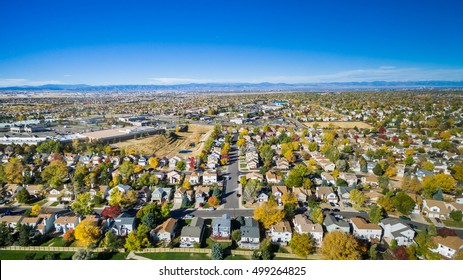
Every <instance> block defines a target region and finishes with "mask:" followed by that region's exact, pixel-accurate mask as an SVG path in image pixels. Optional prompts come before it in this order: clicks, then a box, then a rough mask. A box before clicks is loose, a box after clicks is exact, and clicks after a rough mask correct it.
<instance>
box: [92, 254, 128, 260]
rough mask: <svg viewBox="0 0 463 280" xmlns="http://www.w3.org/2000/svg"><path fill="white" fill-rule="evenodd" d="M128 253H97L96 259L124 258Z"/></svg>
mask: <svg viewBox="0 0 463 280" xmlns="http://www.w3.org/2000/svg"><path fill="white" fill-rule="evenodd" d="M128 254H129V253H111V252H107V253H106V252H105V253H98V255H97V257H96V259H97V260H125V258H126V257H127V255H128Z"/></svg>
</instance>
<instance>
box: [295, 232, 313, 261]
mask: <svg viewBox="0 0 463 280" xmlns="http://www.w3.org/2000/svg"><path fill="white" fill-rule="evenodd" d="M289 247H291V250H293V252H294V253H295V254H296V255H298V256H300V257H306V256H308V255H309V254H311V253H312V251H313V249H314V241H313V239H312V238H311V236H309V235H308V234H299V233H293V235H292V237H291V241H290V242H289Z"/></svg>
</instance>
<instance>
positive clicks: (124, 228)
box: [110, 212, 135, 236]
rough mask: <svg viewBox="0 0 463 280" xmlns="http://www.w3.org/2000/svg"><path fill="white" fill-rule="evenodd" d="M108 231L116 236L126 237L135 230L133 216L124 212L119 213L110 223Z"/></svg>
mask: <svg viewBox="0 0 463 280" xmlns="http://www.w3.org/2000/svg"><path fill="white" fill-rule="evenodd" d="M110 229H111V231H112V232H113V233H115V234H116V235H120V236H127V235H128V234H129V233H130V232H131V231H132V230H134V229H135V216H132V215H130V214H128V213H125V212H124V213H121V214H120V215H119V216H117V217H116V218H115V219H114V221H112V223H111V225H110Z"/></svg>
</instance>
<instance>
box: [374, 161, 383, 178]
mask: <svg viewBox="0 0 463 280" xmlns="http://www.w3.org/2000/svg"><path fill="white" fill-rule="evenodd" d="M384 172H385V171H384V170H383V168H382V167H381V165H380V164H379V163H377V164H376V165H375V167H373V174H375V175H376V176H382V175H383V174H384Z"/></svg>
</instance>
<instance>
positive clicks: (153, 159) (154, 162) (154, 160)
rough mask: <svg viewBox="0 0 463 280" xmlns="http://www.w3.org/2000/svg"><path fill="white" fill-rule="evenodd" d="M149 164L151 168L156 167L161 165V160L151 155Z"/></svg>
mask: <svg viewBox="0 0 463 280" xmlns="http://www.w3.org/2000/svg"><path fill="white" fill-rule="evenodd" d="M148 164H149V166H150V167H151V168H153V169H156V168H157V167H158V166H159V161H158V158H157V157H150V159H149V160H148Z"/></svg>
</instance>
